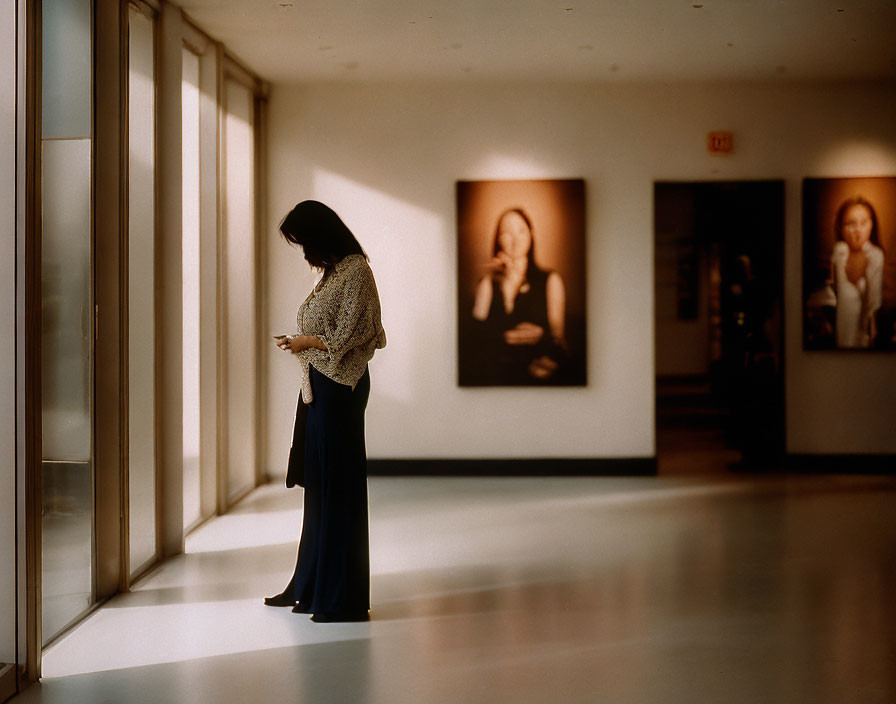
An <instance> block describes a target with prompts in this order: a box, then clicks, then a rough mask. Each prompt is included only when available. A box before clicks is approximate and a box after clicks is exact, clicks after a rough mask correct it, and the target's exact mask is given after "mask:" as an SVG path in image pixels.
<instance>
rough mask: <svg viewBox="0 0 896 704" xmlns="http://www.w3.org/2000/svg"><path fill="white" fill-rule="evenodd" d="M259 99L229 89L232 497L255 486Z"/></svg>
mask: <svg viewBox="0 0 896 704" xmlns="http://www.w3.org/2000/svg"><path fill="white" fill-rule="evenodd" d="M254 106H255V101H254V96H253V94H252V92H251V91H250V90H249V89H248V88H246V87H245V86H243V85H242V84H241V83H238V82H237V81H234V80H227V81H226V82H225V87H224V109H225V123H224V154H223V160H224V174H225V183H224V188H225V190H224V247H225V252H224V257H225V261H226V275H225V282H226V283H225V288H226V293H225V310H226V320H227V323H226V329H227V387H226V388H227V429H228V430H227V458H228V459H227V467H228V482H227V495H228V499H229V500H230V501H233V500H234V499H235V498H238V497H239V496H240V495H241V494H242V493H244V492H246V491H248V490H249V489H251V488H252V487H254V486H255V464H256V461H257V459H256V458H257V453H256V441H255V438H256V435H255V420H256V417H257V416H256V408H257V397H256V394H257V388H258V379H257V376H256V368H257V364H256V361H257V360H256V356H257V355H256V342H257V340H256V314H255V299H256V285H255V284H256V282H255V259H256V254H255V169H254V164H255V147H254Z"/></svg>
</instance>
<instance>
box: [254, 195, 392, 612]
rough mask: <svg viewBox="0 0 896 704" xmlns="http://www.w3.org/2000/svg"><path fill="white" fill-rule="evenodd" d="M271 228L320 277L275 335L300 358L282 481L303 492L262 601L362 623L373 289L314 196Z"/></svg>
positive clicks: (366, 581)
mask: <svg viewBox="0 0 896 704" xmlns="http://www.w3.org/2000/svg"><path fill="white" fill-rule="evenodd" d="M280 232H281V234H282V235H283V237H284V238H285V239H286V240H287V241H288V242H290V243H292V244H295V245H298V246H300V247H301V248H302V251H303V253H304V255H305V259H306V261H307V262H308V263H309V264H310V265H311V266H312V267H313V268H315V269H318V270H320V271H322V272H323V276H322V277H321V279H320V281H319V282H318V284H317V285H316V286H315V287H314V290H312V292H311V293H310V294H309V295H308V297H307V298H306V299H305V302H304V303H302V305H301V306H300V307H299V311H298V315H297V316H296V326H297V332H296V334H295V335H287V336H283V337H280V338H278V341H277V346H278V347H280V348H281V349H283V350H285V351H287V352H290V353H291V354H295V355H296V356H297V357H298V359H299V361H300V363H301V369H302V385H301V391H300V393H299V399H298V409H297V412H296V424H295V433H294V436H293V448H292V451H291V452H290V462H289V471H288V473H287V486H294V485H295V484H301V485H303V486H304V487H305V498H304V512H303V520H302V537H301V540H300V542H299V554H298V559H297V561H296V568H295V572H294V574H293V577H292V579H291V580H290V582H289V584H288V585H287V587H286V589H284V590H283V592H281V593H280V594H278V595H276V596H273V597H267V598H266V599H265V604H267V605H268V606H292V607H293V609H292V610H293V612H294V613H310V614H313V615H312V617H311V620H312V621H316V622H333V621H366V620H368V619H369V618H370V616H369V613H368V611H369V609H370V556H369V546H368V518H367V455H366V449H365V444H364V411H365V409H366V408H367V398H368V396H369V394H370V374H369V372H368V370H367V362H368V361H370V359H371V357H373V353H374V352H375V351H376V350H377V349H381V348H383V347H385V346H386V334H385V332H384V331H383V326H382V324H381V322H380V301H379V296H378V294H377V290H376V283H375V282H374V279H373V273H372V272H371V270H370V267H369V266H368V264H367V255H366V254H365V253H364V250H363V249H362V248H361V245H360V244H359V243H358V240H357V239H355V236H354V235H353V234H352V232H351V231H350V230H349V229H348V227H346V225H345V223H343V222H342V220H341V219H340V218H339V216H338V215H337V214H336V213H335V212H333V211H332V210H331V209H330V208H328V207H327V206H326V205H324V204H323V203H319V202H317V201H311V200H306V201H303V202H302V203H299V204H298V205H297V206H296V207H295V208H293V209H292V211H290V213H289V214H288V215H287V216H286V217H285V218H284V220H283V222H282V223H281V224H280ZM305 414H307V417H306V416H305ZM303 419H304V421H305V422H304V438H303V437H302V436H303V433H302V431H303V428H302V425H303V423H302V420H303ZM302 464H304V468H303V471H302V469H301V465H302ZM302 475H303V476H302Z"/></svg>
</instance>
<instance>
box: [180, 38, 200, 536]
mask: <svg viewBox="0 0 896 704" xmlns="http://www.w3.org/2000/svg"><path fill="white" fill-rule="evenodd" d="M182 76H183V78H182V81H183V83H182V95H181V110H182V125H183V132H182V142H181V143H182V149H183V235H182V236H183V253H182V254H183V398H184V410H183V413H184V416H183V418H184V421H183V422H184V530H189V528H190V527H191V526H193V525H194V524H196V523H197V522H198V521H199V520H200V517H201V512H200V494H199V57H198V56H197V55H196V54H194V53H193V52H192V51H190V50H189V49H186V48H185V49H184V50H183V74H182Z"/></svg>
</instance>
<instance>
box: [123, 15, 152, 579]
mask: <svg viewBox="0 0 896 704" xmlns="http://www.w3.org/2000/svg"><path fill="white" fill-rule="evenodd" d="M128 22H129V34H130V48H129V52H130V54H129V68H128V138H129V144H128V179H129V182H128V486H129V499H128V500H129V512H128V513H129V517H130V518H129V520H130V523H129V530H130V568H131V575H134V574H135V573H136V572H138V571H140V569H141V568H142V567H143V566H144V565H146V564H147V563H148V562H150V561H151V560H152V559H153V558H154V557H155V554H156V489H155V486H156V470H155V460H156V458H155V432H154V431H155V424H154V415H155V387H154V383H155V374H154V365H155V354H154V346H155V311H154V303H155V301H154V298H153V289H154V274H153V260H154V257H155V232H154V223H155V214H154V205H155V194H154V190H153V181H154V173H155V163H154V159H153V145H154V138H155V135H154V133H153V130H154V126H155V120H154V119H153V115H154V112H155V102H154V95H153V23H152V20H150V19H149V18H147V17H146V16H144V15H143V14H142V13H140V12H139V11H137V10H135V9H134V8H133V7H132V8H131V9H130V12H129V14H128Z"/></svg>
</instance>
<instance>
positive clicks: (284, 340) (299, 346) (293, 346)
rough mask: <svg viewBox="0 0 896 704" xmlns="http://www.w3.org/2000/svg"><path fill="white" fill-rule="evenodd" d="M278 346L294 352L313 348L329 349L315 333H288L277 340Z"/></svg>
mask: <svg viewBox="0 0 896 704" xmlns="http://www.w3.org/2000/svg"><path fill="white" fill-rule="evenodd" d="M277 347H279V348H280V349H281V350H285V351H287V352H292V353H293V354H296V353H298V352H301V351H302V350H307V349H311V348H314V349H317V350H326V349H327V346H326V345H325V344H324V343H323V342H321V341H320V339H319V338H317V337H315V336H314V335H286V336H284V337H281V338H279V339H278V340H277Z"/></svg>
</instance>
